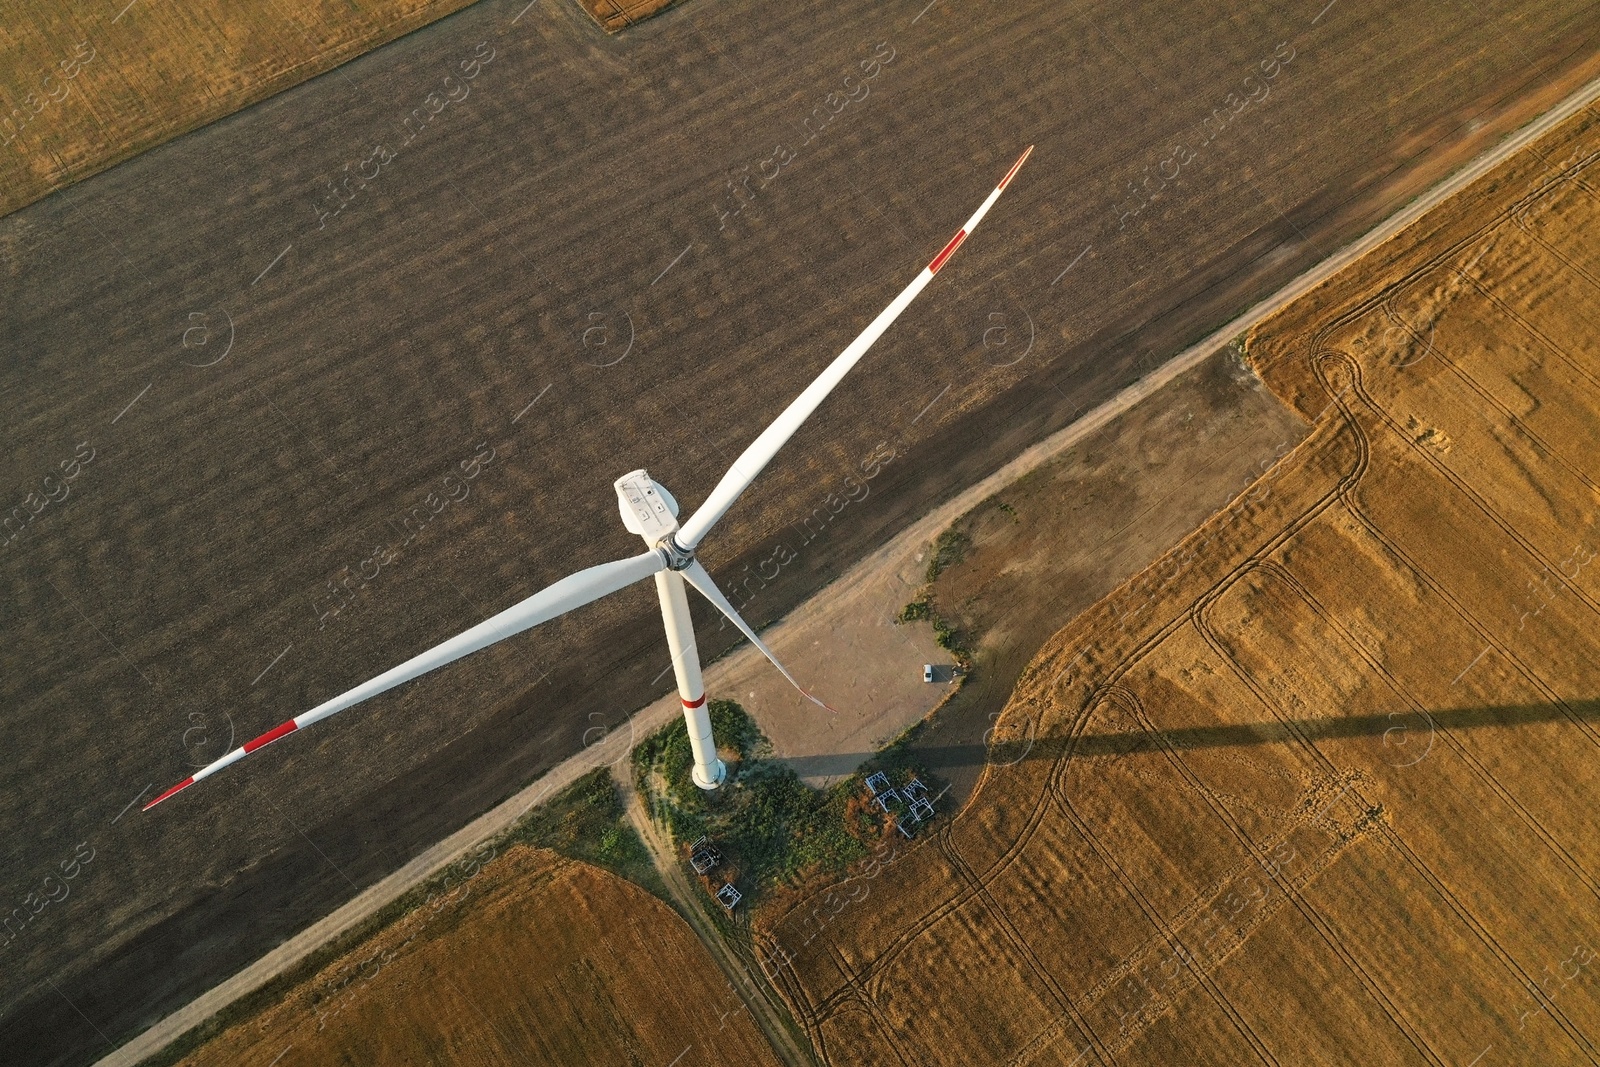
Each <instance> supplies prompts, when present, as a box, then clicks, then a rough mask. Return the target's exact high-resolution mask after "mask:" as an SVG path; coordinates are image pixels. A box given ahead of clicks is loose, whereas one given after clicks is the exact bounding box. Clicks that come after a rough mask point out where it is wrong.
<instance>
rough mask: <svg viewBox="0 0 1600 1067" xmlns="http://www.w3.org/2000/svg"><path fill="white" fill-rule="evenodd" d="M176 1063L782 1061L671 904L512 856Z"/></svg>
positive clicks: (572, 868) (690, 1065)
mask: <svg viewBox="0 0 1600 1067" xmlns="http://www.w3.org/2000/svg"><path fill="white" fill-rule="evenodd" d="M664 991H670V995H663V992H664ZM674 1057H679V1058H678V1059H674ZM720 1057H727V1058H726V1059H722V1058H720ZM181 1062H182V1065H183V1067H209V1065H212V1064H230V1065H233V1067H268V1065H269V1064H271V1065H274V1067H311V1065H320V1064H330V1063H351V1064H362V1065H371V1067H378V1065H384V1064H436V1063H437V1064H445V1063H447V1064H452V1065H459V1067H470V1065H473V1064H483V1065H500V1064H509V1063H515V1064H550V1065H552V1067H566V1065H570V1064H580V1063H596V1064H598V1063H619V1064H667V1063H676V1064H678V1065H679V1067H701V1065H705V1064H712V1063H720V1062H736V1063H741V1064H751V1065H759V1064H775V1063H776V1062H777V1061H776V1060H775V1059H774V1057H773V1055H772V1052H771V1051H770V1049H769V1048H768V1047H767V1045H766V1042H765V1041H764V1039H763V1038H762V1037H761V1034H760V1031H758V1030H757V1029H756V1027H755V1024H754V1023H752V1022H751V1021H750V1015H749V1013H748V1012H747V1011H744V1010H742V1007H741V1003H740V1001H739V998H738V997H737V996H736V995H735V994H734V993H733V992H732V991H731V990H729V989H728V988H727V983H726V980H725V979H723V977H722V975H721V972H719V971H718V970H717V968H716V965H715V964H714V963H713V962H712V960H711V957H710V956H709V955H708V954H707V952H706V950H705V949H704V948H703V947H702V946H701V945H700V943H699V942H697V941H696V940H695V939H694V935H693V934H692V933H691V932H690V930H689V928H688V926H687V925H686V924H684V923H683V922H682V921H681V920H679V918H678V917H677V915H675V914H674V913H673V912H672V911H671V909H669V908H668V907H667V906H666V905H665V904H663V903H662V902H661V901H660V900H658V899H657V898H655V897H653V896H651V895H650V894H649V893H646V892H645V891H644V890H642V889H640V888H639V887H638V886H636V885H634V884H632V883H631V882H628V881H625V880H624V879H622V878H619V877H617V876H616V875H613V874H609V873H607V872H606V871H603V870H601V869H599V868H598V867H592V866H590V865H588V864H586V863H578V862H574V861H571V860H566V859H563V858H561V857H559V856H558V855H556V854H555V853H554V852H550V851H548V850H546V849H533V848H529V847H527V846H525V845H518V846H515V847H514V848H513V849H512V850H511V851H509V852H508V853H506V855H505V857H504V858H503V859H501V860H499V861H496V862H494V863H493V864H492V865H490V866H488V867H486V868H485V869H484V871H483V873H482V875H481V876H480V877H479V878H476V879H473V880H470V881H467V882H466V883H465V884H464V885H463V886H462V887H461V888H460V889H458V890H455V891H453V892H449V893H444V894H441V895H440V897H439V899H438V900H437V901H436V902H435V901H432V900H430V901H429V902H428V903H426V904H424V905H423V906H422V907H419V908H417V909H415V910H413V911H411V912H410V913H409V914H407V915H406V916H405V917H404V918H403V919H401V920H400V921H399V922H397V923H395V924H394V925H392V926H391V927H389V928H388V929H386V930H384V931H383V932H382V933H381V934H379V935H377V936H376V937H373V938H370V939H367V940H364V941H363V942H362V943H360V944H359V945H357V946H356V947H355V948H353V949H351V951H349V952H348V953H346V954H345V955H343V956H341V957H340V958H338V959H336V960H333V961H332V962H330V963H329V964H328V965H327V966H326V967H324V968H323V969H322V970H321V971H320V972H318V973H317V974H316V975H315V976H313V977H312V978H310V979H309V980H307V981H305V982H302V983H300V984H299V985H297V986H296V987H295V988H294V989H293V990H292V991H290V992H289V994H288V995H287V996H285V997H283V998H282V999H280V1000H279V1001H278V1002H277V1003H276V1004H275V1005H273V1006H272V1007H271V1008H269V1009H267V1010H266V1011H264V1012H262V1013H261V1014H259V1015H257V1016H255V1017H254V1018H251V1019H249V1020H247V1021H245V1022H242V1023H239V1024H237V1025H235V1026H233V1027H232V1028H230V1029H228V1030H226V1031H224V1032H223V1033H222V1034H220V1035H218V1036H217V1037H215V1038H213V1039H212V1040H211V1041H210V1042H208V1043H207V1044H205V1045H203V1046H202V1047H201V1048H199V1049H198V1050H196V1051H195V1052H194V1053H192V1054H191V1055H189V1056H188V1057H187V1058H186V1059H184V1060H183V1061H181Z"/></svg>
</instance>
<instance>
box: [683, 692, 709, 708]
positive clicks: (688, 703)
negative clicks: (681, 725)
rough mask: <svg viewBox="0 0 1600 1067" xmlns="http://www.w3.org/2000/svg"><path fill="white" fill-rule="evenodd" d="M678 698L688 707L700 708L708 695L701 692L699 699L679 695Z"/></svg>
mask: <svg viewBox="0 0 1600 1067" xmlns="http://www.w3.org/2000/svg"><path fill="white" fill-rule="evenodd" d="M678 699H679V700H682V701H683V706H684V707H686V708H698V707H699V706H700V705H701V704H704V703H705V702H706V695H705V694H704V693H701V694H700V697H699V699H698V700H693V701H690V700H684V699H683V698H682V697H679V698H678Z"/></svg>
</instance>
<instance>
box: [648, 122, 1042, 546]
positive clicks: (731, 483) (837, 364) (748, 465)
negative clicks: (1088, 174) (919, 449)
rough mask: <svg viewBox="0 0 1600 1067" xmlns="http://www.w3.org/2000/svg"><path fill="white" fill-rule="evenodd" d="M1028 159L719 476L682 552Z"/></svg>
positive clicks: (681, 533)
mask: <svg viewBox="0 0 1600 1067" xmlns="http://www.w3.org/2000/svg"><path fill="white" fill-rule="evenodd" d="M1032 153H1033V146H1032V145H1029V146H1028V150H1027V151H1026V152H1024V153H1022V158H1021V159H1018V160H1017V161H1016V163H1014V164H1013V165H1012V167H1011V169H1010V170H1009V171H1007V172H1006V176H1005V177H1004V178H1002V179H1000V184H999V185H998V186H996V187H995V189H994V191H993V192H991V193H990V194H989V198H988V199H987V200H985V201H984V202H983V203H982V204H981V205H979V207H978V210H977V211H975V212H973V214H972V217H971V218H970V219H968V220H967V223H966V225H965V226H963V227H961V229H959V230H957V231H956V235H955V236H954V237H952V238H950V241H949V243H947V244H946V245H945V246H944V248H943V250H941V251H940V253H939V254H938V255H937V256H935V257H934V258H933V261H932V262H930V263H929V264H928V265H927V266H926V267H924V268H922V273H920V274H918V275H917V277H916V279H915V280H913V281H912V283H911V284H910V285H908V286H906V287H905V289H904V290H903V291H902V292H901V293H900V295H899V296H897V297H895V298H894V301H893V302H892V303H890V305H889V306H888V307H886V308H884V309H883V311H882V312H880V313H879V315H878V317H877V318H875V319H873V320H872V323H871V324H870V325H869V326H868V327H867V328H866V329H865V330H862V331H861V335H860V336H859V337H857V338H856V339H855V340H854V341H851V342H850V347H848V348H846V349H845V350H844V351H843V352H841V353H840V354H839V355H838V357H837V358H835V359H834V361H833V362H832V363H830V364H828V366H827V369H826V370H824V371H823V372H822V373H821V374H820V375H818V376H817V379H816V381H814V382H812V383H811V384H810V385H808V386H806V389H805V391H804V392H802V393H801V394H800V395H799V396H798V397H796V398H795V400H794V402H793V403H791V404H790V405H789V406H788V407H787V408H785V409H784V411H783V414H781V415H779V416H778V417H777V418H776V419H775V420H773V422H772V425H770V426H768V427H767V428H766V429H765V430H763V431H761V436H759V437H757V438H756V439H755V441H753V442H752V443H751V445H750V447H749V448H747V449H745V450H744V452H743V454H741V455H740V456H739V458H738V459H737V460H735V461H734V464H733V466H732V467H730V468H729V469H728V473H726V474H724V475H723V476H722V480H721V481H720V482H718V483H717V487H716V488H715V489H713V490H712V491H711V495H710V496H708V497H707V498H706V501H705V503H704V504H701V505H700V507H699V508H698V509H697V510H696V511H695V513H694V514H693V515H691V516H689V520H688V521H687V522H685V523H684V524H683V525H682V526H681V527H679V529H678V534H677V537H678V543H679V544H681V545H683V546H684V547H685V548H689V549H693V548H694V547H695V546H696V545H698V544H699V543H700V542H701V540H702V539H703V538H704V537H705V536H706V534H707V533H709V532H710V531H711V528H712V527H713V526H715V525H716V524H717V520H718V519H720V518H722V516H723V515H725V514H727V511H728V509H729V508H730V507H732V506H733V502H734V501H735V500H738V499H739V494H741V493H743V492H744V491H745V489H747V488H749V486H750V483H751V482H753V481H754V480H755V477H756V475H758V474H760V473H761V471H762V468H764V467H766V465H767V464H768V463H770V462H771V461H772V457H773V456H775V455H777V454H778V449H780V448H782V447H783V446H784V443H785V442H786V441H788V440H789V438H791V437H793V436H794V433H795V431H796V430H798V429H799V428H800V426H801V424H803V423H804V422H805V421H806V419H807V418H809V417H810V416H811V413H812V412H813V411H815V410H817V406H818V405H819V404H821V403H822V401H823V399H824V398H826V397H827V395H828V394H829V393H830V392H832V391H833V387H834V386H836V385H838V384H839V382H840V380H841V379H843V378H844V376H845V375H846V374H848V373H849V372H850V368H852V367H854V366H855V365H856V363H857V362H859V361H860V359H861V357H862V356H863V355H865V354H866V351H867V349H869V348H871V347H872V345H873V342H875V341H876V340H877V339H878V338H879V337H882V336H883V334H884V331H886V330H887V329H888V328H889V326H890V325H891V324H892V323H893V322H894V320H895V319H897V318H899V317H900V313H901V312H902V311H904V310H905V309H906V307H907V306H909V305H910V303H911V301H913V300H915V299H916V298H917V294H919V293H921V292H922V290H923V289H925V288H926V287H927V285H928V283H929V282H931V281H933V276H934V275H935V274H938V273H939V270H940V269H941V268H942V267H943V266H944V265H945V264H946V263H948V262H949V261H950V257H951V256H953V255H955V252H956V249H957V248H960V247H961V243H962V242H963V241H965V240H966V239H967V238H968V237H969V236H971V234H972V231H973V230H975V229H977V227H978V223H979V222H981V221H982V220H983V216H984V215H986V214H988V211H989V209H990V208H991V207H993V206H994V202H995V201H996V200H998V199H1000V194H1001V193H1003V192H1005V189H1006V186H1007V185H1010V184H1011V179H1012V178H1014V177H1016V175H1017V171H1019V170H1021V169H1022V164H1023V163H1025V162H1027V160H1028V156H1030V155H1031V154H1032Z"/></svg>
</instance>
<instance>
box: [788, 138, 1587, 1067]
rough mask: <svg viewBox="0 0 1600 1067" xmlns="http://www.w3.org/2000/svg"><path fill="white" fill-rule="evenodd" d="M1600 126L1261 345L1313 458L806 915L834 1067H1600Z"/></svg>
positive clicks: (806, 1002)
mask: <svg viewBox="0 0 1600 1067" xmlns="http://www.w3.org/2000/svg"><path fill="white" fill-rule="evenodd" d="M1597 160H1600V113H1597V112H1596V111H1595V110H1594V109H1593V108H1591V109H1589V110H1587V111H1585V112H1582V113H1580V115H1579V116H1578V117H1577V118H1575V119H1573V120H1572V121H1570V122H1569V123H1567V124H1566V125H1565V126H1563V127H1561V128H1560V130H1559V131H1558V132H1557V133H1555V134H1552V135H1551V136H1549V137H1547V138H1545V139H1544V140H1543V141H1541V142H1539V143H1538V144H1536V145H1535V146H1534V148H1533V149H1531V150H1529V151H1527V152H1524V153H1522V154H1521V155H1519V156H1517V157H1515V158H1514V159H1513V160H1512V161H1510V162H1509V163H1507V164H1506V165H1504V166H1502V167H1501V168H1499V169H1498V170H1497V171H1495V172H1493V173H1492V174H1491V175H1490V176H1489V177H1487V178H1485V179H1484V180H1482V181H1481V182H1479V183H1478V184H1477V185H1475V186H1473V187H1472V188H1471V190H1470V191H1469V192H1468V193H1466V194H1463V195H1462V196H1460V197H1458V198H1456V199H1455V200H1453V201H1451V202H1450V203H1448V204H1446V205H1445V206H1444V207H1442V208H1441V209H1439V210H1438V211H1436V212H1434V213H1432V214H1430V215H1428V216H1426V217H1425V218H1424V219H1423V220H1422V221H1420V222H1419V223H1417V224H1416V225H1415V226H1413V227H1412V228H1411V229H1409V230H1407V231H1405V232H1404V233H1403V234H1402V235H1401V236H1400V237H1398V238H1396V239H1395V240H1393V241H1391V242H1389V243H1388V244H1386V245H1384V246H1382V247H1381V248H1380V249H1378V250H1377V251H1376V252H1374V253H1373V254H1372V255H1370V256H1368V257H1367V258H1366V259H1364V260H1363V261H1361V262H1360V263H1359V264H1357V265H1356V266H1355V267H1354V268H1352V269H1351V270H1349V271H1347V272H1345V273H1344V274H1343V275H1341V276H1339V277H1338V278H1336V279H1335V280H1333V281H1332V282H1330V283H1329V284H1327V285H1325V286H1324V287H1322V288H1321V289H1319V290H1317V291H1316V292H1314V293H1312V294H1311V295H1309V296H1307V297H1306V298H1304V299H1302V300H1300V301H1298V302H1297V303H1295V304H1294V305H1291V306H1290V307H1289V308H1288V309H1286V310H1285V311H1283V312H1282V313H1281V314H1279V315H1278V316H1277V317H1276V318H1274V319H1273V320H1270V321H1269V322H1268V323H1267V324H1266V325H1264V326H1263V327H1261V328H1260V329H1258V330H1257V331H1255V333H1254V334H1253V336H1252V337H1251V338H1250V339H1249V344H1248V351H1249V353H1250V356H1251V359H1252V361H1253V363H1254V365H1255V366H1256V368H1257V369H1258V370H1259V372H1260V373H1261V374H1262V376H1263V378H1264V379H1265V381H1266V382H1267V383H1268V385H1269V386H1270V387H1272V388H1273V389H1274V390H1275V391H1276V392H1277V393H1278V394H1279V395H1280V396H1282V397H1283V398H1285V399H1286V400H1287V401H1288V402H1289V403H1290V404H1291V405H1292V406H1293V407H1294V408H1295V409H1296V410H1297V411H1298V412H1299V413H1300V414H1301V415H1302V416H1303V417H1304V418H1305V419H1306V420H1308V421H1309V422H1310V423H1311V431H1310V433H1309V435H1308V436H1307V437H1306V438H1305V440H1304V441H1303V442H1302V443H1301V444H1300V445H1299V446H1298V447H1296V448H1295V449H1294V450H1293V451H1292V452H1290V453H1289V454H1288V455H1287V456H1286V457H1285V458H1284V459H1283V460H1282V461H1281V462H1280V463H1279V464H1278V465H1277V466H1276V467H1274V468H1273V470H1272V471H1271V472H1269V474H1268V475H1267V476H1266V477H1265V478H1263V479H1262V480H1261V482H1259V483H1258V484H1257V485H1256V486H1254V487H1252V489H1251V490H1250V491H1248V492H1247V493H1245V494H1244V495H1243V496H1242V497H1240V498H1239V499H1238V500H1237V501H1235V502H1234V504H1232V505H1231V506H1230V507H1229V508H1227V509H1226V510H1224V511H1223V512H1222V513H1220V514H1219V515H1218V516H1217V517H1215V518H1214V519H1213V520H1211V521H1210V522H1209V523H1207V524H1206V525H1205V526H1204V527H1202V528H1201V529H1200V530H1199V531H1197V532H1196V533H1195V534H1194V535H1192V536H1191V537H1190V538H1188V539H1187V540H1186V541H1185V542H1184V543H1183V544H1182V545H1180V546H1179V547H1178V548H1177V549H1175V550H1174V551H1172V552H1171V553H1169V554H1168V555H1167V556H1166V557H1165V558H1163V559H1162V560H1160V561H1158V562H1157V563H1155V564H1153V565H1152V566H1151V567H1149V568H1148V569H1146V570H1145V571H1143V572H1142V573H1141V574H1140V575H1139V576H1137V577H1136V578H1135V579H1133V580H1132V581H1130V582H1128V583H1126V584H1125V585H1123V586H1122V587H1121V588H1120V589H1119V590H1118V591H1116V592H1115V593H1113V594H1112V595H1111V596H1110V597H1108V598H1107V599H1105V600H1103V601H1101V602H1100V603H1099V604H1097V605H1096V606H1095V607H1094V608H1092V609H1091V610H1090V611H1088V612H1087V613H1086V614H1084V615H1083V616H1081V617H1080V618H1078V619H1077V620H1075V621H1074V622H1073V623H1071V624H1070V625H1069V626H1067V628H1066V629H1064V630H1063V631H1061V632H1060V633H1059V634H1058V635H1057V636H1056V637H1055V638H1054V639H1053V640H1051V641H1050V642H1049V643H1048V645H1047V646H1046V647H1045V649H1044V650H1043V651H1042V652H1041V653H1040V655H1039V656H1038V657H1037V658H1036V659H1035V660H1034V662H1033V663H1032V664H1031V666H1030V667H1029V669H1028V670H1027V671H1026V672H1025V674H1024V676H1023V679H1022V683H1021V685H1020V686H1019V688H1018V690H1017V692H1016V694H1015V696H1014V698H1013V700H1012V702H1011V704H1010V705H1009V707H1008V709H1007V711H1006V713H1005V716H1004V717H1003V719H1002V722H1001V728H1000V730H999V731H998V733H997V748H996V750H995V755H996V756H997V757H998V758H997V759H996V760H995V762H994V763H992V764H991V766H990V768H989V770H988V771H987V773H986V776H985V778H984V779H983V781H982V782H981V784H980V786H979V789H978V791H977V793H976V794H975V796H974V798H973V800H972V801H971V803H970V804H969V805H968V807H967V808H966V809H965V810H964V811H963V813H962V814H961V815H960V816H959V817H958V818H957V819H955V820H953V821H952V823H951V825H950V826H949V827H948V828H947V829H945V830H944V831H942V832H941V833H939V834H938V835H936V836H935V837H933V838H932V839H928V840H924V841H922V842H920V843H918V844H916V845H914V846H911V847H909V848H908V849H906V850H905V851H904V852H902V853H901V854H899V855H897V856H885V857H882V858H881V859H880V861H879V862H878V863H877V864H876V865H875V866H873V867H870V868H869V869H868V870H867V871H866V872H863V873H862V874H860V875H858V876H857V877H856V878H855V879H854V880H852V881H851V882H849V883H846V884H845V885H844V886H843V887H835V888H834V889H833V890H831V891H830V892H829V893H827V894H822V895H820V896H819V897H816V898H812V899H808V900H805V901H802V902H801V903H800V904H798V905H797V906H795V907H793V908H792V909H791V910H789V911H788V912H787V913H786V914H784V915H782V916H781V917H776V918H775V919H774V921H773V922H771V924H770V926H769V928H768V930H767V932H766V933H765V934H764V937H765V941H766V946H765V952H766V954H767V956H768V959H769V964H768V966H769V969H770V970H771V971H772V972H773V973H774V974H775V975H776V976H777V978H778V981H779V982H780V984H781V986H782V988H783V989H784V992H785V995H786V996H787V997H788V998H789V1000H790V1002H791V1005H792V1007H793V1008H794V1010H795V1014H796V1016H797V1017H798V1018H800V1019H801V1020H803V1022H804V1024H805V1025H806V1027H807V1028H808V1030H809V1032H810V1033H811V1035H812V1037H813V1039H814V1040H815V1041H816V1043H817V1045H818V1047H819V1049H820V1050H821V1051H822V1053H823V1055H824V1056H825V1058H826V1059H827V1061H828V1062H829V1063H833V1064H841V1065H842V1064H855V1063H873V1064H876V1063H884V1064H890V1063H924V1064H941V1063H948V1064H971V1063H1008V1064H1023V1063H1037V1064H1046V1063H1050V1064H1077V1063H1113V1062H1114V1063H1119V1064H1152V1065H1153V1064H1175V1063H1182V1064H1212V1063H1214V1064H1243V1063H1266V1064H1274V1065H1276V1064H1348V1063H1357V1062H1359V1063H1362V1064H1412V1063H1416V1064H1450V1065H1464V1064H1469V1063H1470V1064H1475V1065H1478V1067H1494V1065H1498V1064H1513V1063H1528V1064H1532V1063H1537V1064H1574V1063H1595V1062H1597V1061H1600V1060H1597V1058H1600V966H1596V965H1595V960H1596V953H1597V952H1600V930H1597V929H1596V921H1595V916H1596V914H1597V912H1596V905H1597V903H1600V761H1597V760H1596V758H1595V757H1596V755H1597V749H1600V733H1597V730H1596V724H1595V722H1594V719H1595V712H1596V707H1597V705H1596V701H1595V696H1596V693H1597V692H1600V637H1597V628H1596V626H1595V621H1596V614H1597V612H1600V566H1595V565H1594V563H1595V560H1596V556H1597V553H1600V530H1597V528H1596V513H1597V512H1596V505H1597V503H1600V459H1597V456H1600V450H1597V448H1596V445H1597V443H1600V359H1597V358H1596V353H1595V348H1594V344H1593V337H1594V335H1595V330H1594V327H1595V325H1596V323H1597V322H1600V253H1597V252H1596V250H1595V248H1596V246H1595V245H1594V243H1593V241H1592V239H1591V240H1586V234H1587V233H1590V232H1592V228H1593V227H1594V225H1595V224H1596V221H1597V219H1600V199H1597V190H1600V177H1597V176H1600V167H1596V166H1594V164H1595V162H1596V161H1597Z"/></svg>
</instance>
